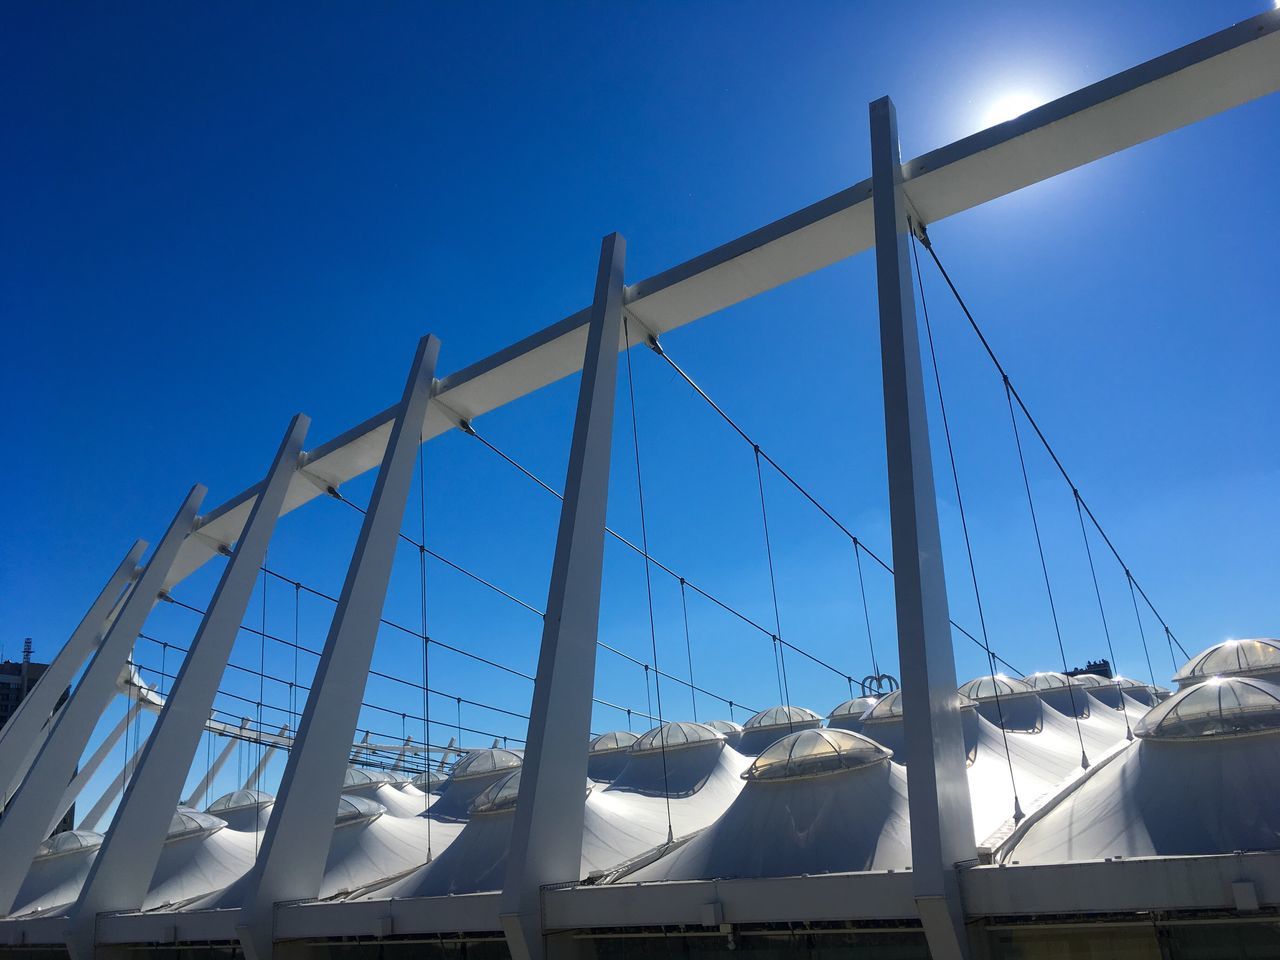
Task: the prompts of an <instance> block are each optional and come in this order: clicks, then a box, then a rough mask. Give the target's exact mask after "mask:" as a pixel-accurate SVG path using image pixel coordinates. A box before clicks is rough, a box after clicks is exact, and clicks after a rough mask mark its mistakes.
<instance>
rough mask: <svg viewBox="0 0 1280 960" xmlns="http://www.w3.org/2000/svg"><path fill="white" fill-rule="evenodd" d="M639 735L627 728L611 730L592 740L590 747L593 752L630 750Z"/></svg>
mask: <svg viewBox="0 0 1280 960" xmlns="http://www.w3.org/2000/svg"><path fill="white" fill-rule="evenodd" d="M638 739H640V738H639V737H637V736H636V735H635V734H634V733H631V732H629V731H627V730H610V731H609V732H608V733H602V734H600V736H598V737H596V738H595V739H594V740H592V741H591V745H590V747H589V748H588V749H589V751H590V752H591V753H597V754H599V753H613V752H614V751H615V750H628V749H630V748H631V745H632V744H633V743H635V742H636V741H637V740H638Z"/></svg>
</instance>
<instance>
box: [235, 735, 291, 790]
mask: <svg viewBox="0 0 1280 960" xmlns="http://www.w3.org/2000/svg"><path fill="white" fill-rule="evenodd" d="M288 735H289V725H288V724H287V723H286V724H285V725H284V726H283V727H281V728H280V733H279V734H278V736H279V737H280V738H281V739H282V740H283V739H284V738H285V737H287V736H288ZM279 749H280V748H279V747H278V746H277V745H276V744H274V743H273V744H271V746H269V747H267V749H266V750H265V751H264V752H263V754H262V758H261V759H260V760H259V761H258V762H257V764H256V765H255V766H254V768H253V772H251V773H250V774H249V776H248V778H246V780H245V782H244V789H245V790H261V789H262V775H263V774H264V773H266V772H267V764H269V763H270V762H271V758H272V757H274V756H275V755H276V751H277V750H279Z"/></svg>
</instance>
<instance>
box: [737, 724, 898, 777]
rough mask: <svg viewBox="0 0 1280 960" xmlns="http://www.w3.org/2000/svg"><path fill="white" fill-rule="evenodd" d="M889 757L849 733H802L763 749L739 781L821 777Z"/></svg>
mask: <svg viewBox="0 0 1280 960" xmlns="http://www.w3.org/2000/svg"><path fill="white" fill-rule="evenodd" d="M892 756H893V751H892V750H888V749H886V748H884V747H882V746H880V744H878V743H876V742H875V741H874V740H869V739H867V738H866V737H864V736H861V735H860V734H857V733H852V732H850V731H848V730H833V729H822V730H801V731H799V732H798V733H792V734H788V735H787V736H785V737H783V738H782V739H781V740H778V741H776V742H775V743H773V744H771V745H770V746H768V747H766V748H765V749H764V750H763V751H762V752H761V754H760V756H758V757H756V759H755V762H754V763H753V764H751V766H750V768H748V770H747V772H746V773H744V774H743V775H742V779H744V780H788V779H792V778H795V777H813V776H820V775H822V774H829V773H838V772H840V771H841V770H856V769H858V768H859V767H867V766H870V765H872V764H875V763H880V762H881V761H883V760H888V759H889V758H890V757H892Z"/></svg>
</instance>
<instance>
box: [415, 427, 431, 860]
mask: <svg viewBox="0 0 1280 960" xmlns="http://www.w3.org/2000/svg"><path fill="white" fill-rule="evenodd" d="M423 447H424V438H423V436H422V431H421V430H419V431H418V533H419V536H420V538H421V541H422V548H421V549H420V550H419V551H418V587H419V598H420V600H421V615H422V618H421V623H422V638H421V639H422V742H423V743H430V742H431V695H430V694H429V693H428V690H429V689H430V687H431V663H430V650H431V644H430V642H428V640H427V637H429V636H430V635H431V632H430V631H429V630H428V629H427V549H426V544H427V465H426V459H425V455H424V453H423ZM430 806H431V791H430V790H424V791H422V813H423V816H424V817H426V813H427V808H428V807H430ZM431 819H432V818H431V817H426V821H427V860H428V861H430V860H431V859H432V852H431Z"/></svg>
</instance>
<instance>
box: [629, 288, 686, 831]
mask: <svg viewBox="0 0 1280 960" xmlns="http://www.w3.org/2000/svg"><path fill="white" fill-rule="evenodd" d="M622 336H623V338H624V339H625V341H626V345H627V350H626V354H627V393H628V395H629V396H630V398H631V441H632V448H633V450H634V452H635V461H636V496H637V500H638V501H639V505H640V545H641V546H642V547H644V555H645V559H644V590H645V596H646V598H647V599H648V602H649V644H650V647H651V648H652V651H653V667H654V670H657V669H658V627H657V624H656V623H655V622H654V619H653V577H652V576H651V575H650V573H649V526H648V523H647V522H646V519H645V509H644V479H643V477H642V476H641V472H640V426H639V423H638V418H637V416H636V383H635V377H634V376H633V374H632V372H631V330H630V328H629V326H628V324H627V315H626V314H625V313H624V314H623V315H622ZM645 674H646V677H647V675H648V668H647V667H646V668H645ZM648 688H649V684H648V681H647V679H646V682H645V690H646V691H647V690H648ZM653 690H654V693H655V694H656V699H657V701H658V746H659V749H660V752H661V754H662V794H663V799H664V800H666V807H667V843H671V842H672V841H674V840H675V829H674V827H673V826H672V823H671V786H670V780H669V778H668V776H667V731H666V730H664V729H662V727H663V720H662V683H661V676H660V675H655V676H654V678H653Z"/></svg>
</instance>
